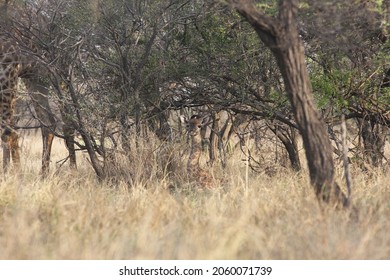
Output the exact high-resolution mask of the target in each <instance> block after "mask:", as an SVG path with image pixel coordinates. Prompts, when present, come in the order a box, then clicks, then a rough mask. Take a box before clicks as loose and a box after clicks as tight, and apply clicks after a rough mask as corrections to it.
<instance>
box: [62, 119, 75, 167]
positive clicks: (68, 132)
mask: <svg viewBox="0 0 390 280" xmlns="http://www.w3.org/2000/svg"><path fill="white" fill-rule="evenodd" d="M64 139H65V145H66V148H67V149H68V152H69V161H70V168H71V169H77V163H76V149H75V145H74V129H72V128H71V127H69V126H68V125H66V124H65V125H64Z"/></svg>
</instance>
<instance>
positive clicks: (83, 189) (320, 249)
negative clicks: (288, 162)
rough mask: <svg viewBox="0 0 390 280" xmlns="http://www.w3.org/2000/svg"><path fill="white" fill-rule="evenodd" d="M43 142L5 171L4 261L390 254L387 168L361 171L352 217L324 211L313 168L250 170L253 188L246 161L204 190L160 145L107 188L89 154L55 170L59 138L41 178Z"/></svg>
mask: <svg viewBox="0 0 390 280" xmlns="http://www.w3.org/2000/svg"><path fill="white" fill-rule="evenodd" d="M40 141H41V140H40V139H39V137H38V138H34V139H32V136H29V137H28V138H27V137H26V138H25V139H24V143H23V158H24V160H23V162H22V164H23V166H22V170H20V171H18V172H11V173H9V174H7V175H6V176H4V175H2V179H1V184H0V259H389V258H390V234H389V232H390V219H389V217H390V183H389V177H388V175H386V174H385V173H384V172H382V171H377V172H375V173H374V174H366V173H363V172H360V171H359V170H353V171H352V173H353V182H354V185H353V205H354V208H355V209H357V211H351V210H345V211H344V210H336V209H331V208H322V207H320V206H319V204H318V203H317V201H316V198H315V196H314V193H313V190H312V189H311V187H310V185H309V182H308V179H307V177H308V175H307V173H306V172H305V171H303V172H302V173H301V174H295V173H293V172H290V171H288V170H282V171H278V172H276V174H274V175H273V176H267V175H265V174H262V173H260V174H257V173H252V172H250V173H249V177H248V182H247V186H248V190H247V191H245V186H246V176H245V172H246V170H245V163H244V162H243V161H242V160H241V156H239V155H236V156H233V157H232V158H231V159H230V160H229V163H228V166H227V168H226V170H224V171H222V170H220V168H218V167H217V166H216V167H214V168H211V171H212V172H213V173H215V176H216V177H221V176H224V178H225V179H226V180H225V184H224V186H221V187H218V188H216V189H215V190H211V191H200V190H198V189H197V188H196V187H194V186H192V184H191V183H190V182H188V181H186V179H185V176H181V175H183V173H184V170H185V168H180V164H182V165H183V166H184V165H185V161H186V158H185V157H180V156H178V155H179V153H178V152H177V151H179V150H180V149H178V150H170V151H171V153H177V155H176V154H174V155H173V157H171V158H174V160H175V161H176V165H174V166H176V168H177V174H174V173H171V174H173V175H172V176H169V175H168V172H166V174H165V175H164V170H167V168H165V167H164V163H162V159H161V158H160V157H159V155H155V153H156V151H158V149H156V147H154V146H153V144H150V143H148V145H145V147H143V149H142V150H143V151H144V153H143V154H142V155H133V156H134V157H138V158H139V159H140V160H139V161H138V162H135V161H134V160H132V161H131V166H130V167H129V169H130V168H131V169H132V170H129V174H132V175H131V176H132V177H135V178H136V179H134V180H133V181H132V182H131V184H130V183H129V181H128V180H123V181H122V180H117V181H115V183H114V182H98V181H97V180H96V178H95V176H94V174H93V171H92V169H91V168H90V166H89V165H88V163H87V161H86V160H84V159H83V156H82V155H79V169H78V170H77V171H71V170H69V169H68V167H66V166H64V167H62V168H61V169H60V170H55V169H56V165H55V162H56V161H58V160H60V159H61V158H62V157H64V156H65V155H66V150H65V148H64V146H63V144H62V143H61V142H60V141H59V140H57V141H56V143H55V146H54V152H53V161H52V163H54V164H53V165H52V173H54V172H55V173H56V174H51V176H49V178H48V179H46V180H41V179H40V177H39V176H38V173H39V169H40V153H41V150H40V147H41V142H40ZM168 150H169V149H168ZM166 157H167V156H165V158H166ZM168 157H169V155H168ZM146 161H149V162H146ZM145 169H147V174H141V173H142V172H143V170H145ZM168 169H169V168H168ZM124 170H125V169H124ZM124 170H121V172H124ZM171 171H172V168H171ZM180 172H181V174H179V173H180ZM129 176H130V175H129ZM338 178H339V180H340V181H341V171H340V174H339V175H338ZM125 182H126V183H125ZM130 185H131V186H130Z"/></svg>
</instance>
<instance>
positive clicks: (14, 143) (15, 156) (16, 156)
mask: <svg viewBox="0 0 390 280" xmlns="http://www.w3.org/2000/svg"><path fill="white" fill-rule="evenodd" d="M9 147H10V151H11V157H12V162H13V164H14V166H15V167H16V168H17V169H19V168H20V152H19V151H20V150H19V135H18V134H17V133H16V132H15V131H13V132H12V133H11V135H10V139H9Z"/></svg>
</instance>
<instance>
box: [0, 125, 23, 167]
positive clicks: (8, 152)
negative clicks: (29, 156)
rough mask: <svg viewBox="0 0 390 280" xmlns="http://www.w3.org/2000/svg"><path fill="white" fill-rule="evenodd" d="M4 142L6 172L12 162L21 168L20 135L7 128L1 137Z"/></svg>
mask: <svg viewBox="0 0 390 280" xmlns="http://www.w3.org/2000/svg"><path fill="white" fill-rule="evenodd" d="M1 139H2V142H3V170H4V172H6V171H7V170H8V168H9V166H10V163H11V157H12V161H13V163H14V166H15V167H16V168H19V167H20V153H19V135H18V134H17V133H16V132H14V131H10V129H8V128H5V131H4V133H3V135H2V136H1Z"/></svg>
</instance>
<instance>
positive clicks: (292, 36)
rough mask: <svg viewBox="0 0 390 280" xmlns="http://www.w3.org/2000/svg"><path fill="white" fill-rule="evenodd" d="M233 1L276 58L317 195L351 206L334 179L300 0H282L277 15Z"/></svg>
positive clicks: (243, 0) (250, 3)
mask: <svg viewBox="0 0 390 280" xmlns="http://www.w3.org/2000/svg"><path fill="white" fill-rule="evenodd" d="M232 4H233V7H234V8H235V9H236V10H237V11H238V12H239V13H240V14H241V15H242V16H243V17H244V18H245V19H246V20H247V21H248V22H249V23H250V24H251V25H252V27H253V28H254V29H255V31H256V33H257V34H258V36H259V37H260V39H261V40H262V41H263V42H264V44H265V45H266V46H267V47H268V48H270V50H271V51H272V53H273V55H274V56H275V58H276V61H277V64H278V67H279V69H280V71H281V74H282V76H283V80H284V84H285V88H286V92H287V95H288V98H289V100H290V103H291V107H292V110H293V113H294V117H295V120H296V122H297V125H298V128H299V131H300V133H301V135H302V138H303V144H304V148H305V152H306V157H307V161H308V165H309V172H310V180H311V184H312V185H313V187H314V190H315V193H316V196H317V198H318V199H319V200H320V201H325V202H330V201H332V202H334V203H336V204H342V205H343V206H347V205H348V199H347V197H346V196H345V195H344V193H343V192H342V191H341V189H340V187H339V186H338V185H337V184H336V182H335V179H334V173H335V172H334V163H333V158H332V146H331V142H330V139H329V137H328V135H327V131H326V127H325V124H324V123H323V122H322V121H321V119H320V116H319V114H318V112H317V111H316V109H315V106H314V103H313V95H312V88H311V83H310V80H309V75H308V72H307V68H306V63H305V57H304V48H303V43H302V41H301V40H300V38H299V35H298V27H297V23H296V15H297V12H298V0H280V1H279V13H278V15H277V16H276V17H269V16H267V15H265V14H264V13H262V12H261V11H259V9H258V8H257V7H256V6H255V4H254V2H253V1H252V0H232Z"/></svg>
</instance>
